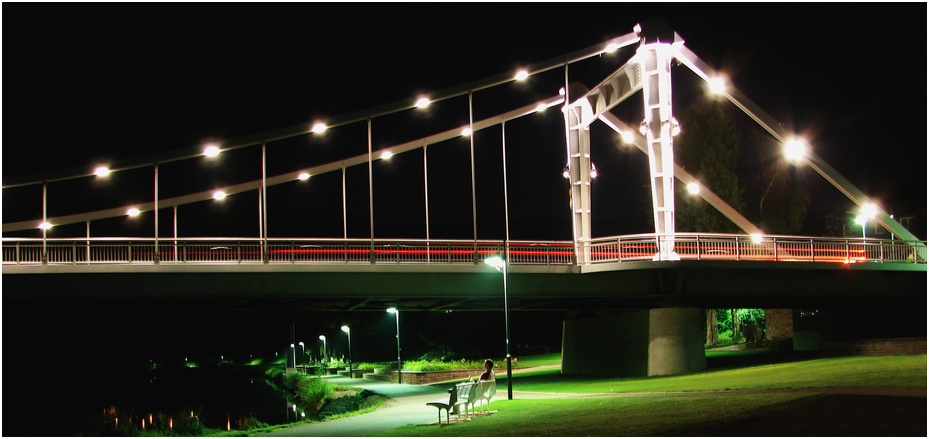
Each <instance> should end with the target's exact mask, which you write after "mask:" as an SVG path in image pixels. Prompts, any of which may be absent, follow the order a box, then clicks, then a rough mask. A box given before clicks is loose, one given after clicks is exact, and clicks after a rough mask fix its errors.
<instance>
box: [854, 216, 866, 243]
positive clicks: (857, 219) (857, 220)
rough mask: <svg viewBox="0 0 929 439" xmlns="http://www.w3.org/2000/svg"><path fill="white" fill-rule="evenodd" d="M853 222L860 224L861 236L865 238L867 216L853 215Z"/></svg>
mask: <svg viewBox="0 0 929 439" xmlns="http://www.w3.org/2000/svg"><path fill="white" fill-rule="evenodd" d="M855 224H858V225H860V226H861V237H862V238H867V236H865V230H867V229H868V227H867V224H868V217H866V216H864V215H858V216H857V217H855Z"/></svg>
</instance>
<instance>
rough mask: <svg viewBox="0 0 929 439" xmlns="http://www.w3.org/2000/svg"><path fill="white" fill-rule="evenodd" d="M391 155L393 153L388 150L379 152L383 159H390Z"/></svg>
mask: <svg viewBox="0 0 929 439" xmlns="http://www.w3.org/2000/svg"><path fill="white" fill-rule="evenodd" d="M393 156H394V153H392V152H390V151H384V153H383V154H381V158H382V159H384V160H390V158H391V157H393Z"/></svg>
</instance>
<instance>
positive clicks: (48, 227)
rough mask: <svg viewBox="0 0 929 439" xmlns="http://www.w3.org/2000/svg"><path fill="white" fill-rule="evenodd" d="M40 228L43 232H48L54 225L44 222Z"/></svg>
mask: <svg viewBox="0 0 929 439" xmlns="http://www.w3.org/2000/svg"><path fill="white" fill-rule="evenodd" d="M39 228H40V229H42V230H48V229H51V228H52V225H51V224H50V223H47V222H43V223H40V224H39Z"/></svg>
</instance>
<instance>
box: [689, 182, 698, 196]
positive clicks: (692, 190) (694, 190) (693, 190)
mask: <svg viewBox="0 0 929 439" xmlns="http://www.w3.org/2000/svg"><path fill="white" fill-rule="evenodd" d="M687 190H688V191H689V192H690V193H692V194H694V195H696V194H698V193H700V185H699V184H697V183H689V184H687Z"/></svg>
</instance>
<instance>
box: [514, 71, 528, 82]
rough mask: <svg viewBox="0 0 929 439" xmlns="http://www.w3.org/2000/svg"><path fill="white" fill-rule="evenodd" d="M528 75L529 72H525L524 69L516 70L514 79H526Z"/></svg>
mask: <svg viewBox="0 0 929 439" xmlns="http://www.w3.org/2000/svg"><path fill="white" fill-rule="evenodd" d="M528 77H529V72H527V71H525V70H520V71H518V72H516V80H517V81H522V80H523V79H526V78H528Z"/></svg>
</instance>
